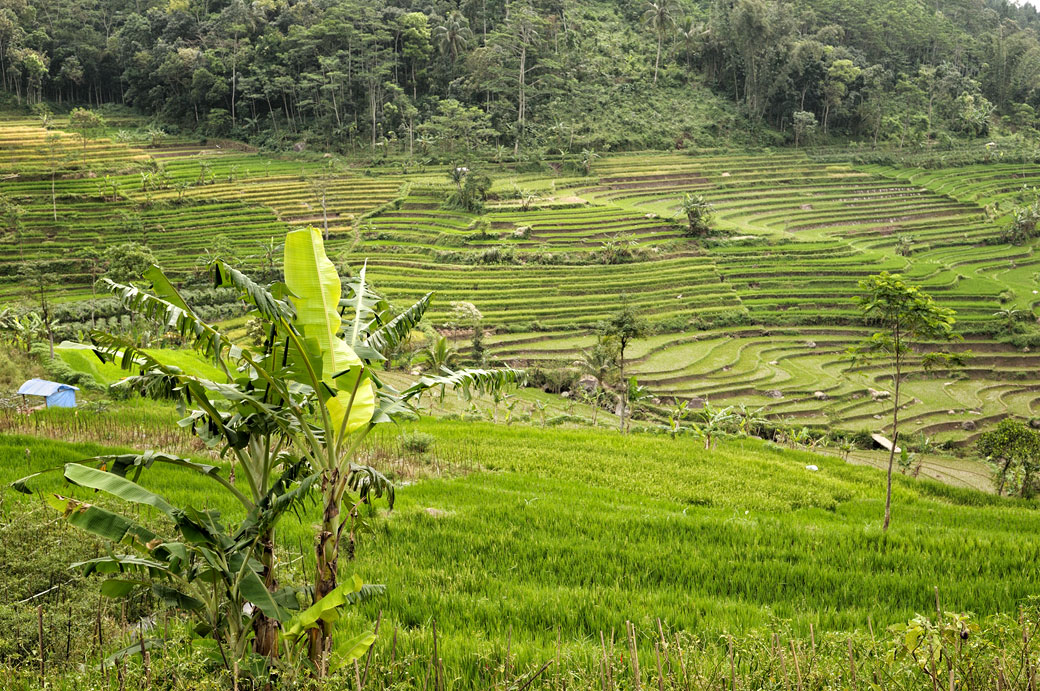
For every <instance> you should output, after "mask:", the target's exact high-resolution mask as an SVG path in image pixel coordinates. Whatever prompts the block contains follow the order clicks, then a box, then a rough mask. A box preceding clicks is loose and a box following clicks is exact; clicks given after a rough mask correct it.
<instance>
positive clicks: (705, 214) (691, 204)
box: [679, 194, 715, 236]
mask: <svg viewBox="0 0 1040 691" xmlns="http://www.w3.org/2000/svg"><path fill="white" fill-rule="evenodd" d="M679 210H680V211H682V212H683V214H685V215H686V223H687V226H688V230H687V234H688V235H691V236H693V235H707V234H708V233H709V232H711V222H712V220H713V219H714V217H715V208H714V207H713V206H712V205H711V204H710V203H709V202H708V200H707V199H705V198H704V196H703V195H700V194H684V195H683V198H682V201H681V202H680V203H679Z"/></svg>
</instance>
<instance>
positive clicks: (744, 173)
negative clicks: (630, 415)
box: [0, 118, 1040, 445]
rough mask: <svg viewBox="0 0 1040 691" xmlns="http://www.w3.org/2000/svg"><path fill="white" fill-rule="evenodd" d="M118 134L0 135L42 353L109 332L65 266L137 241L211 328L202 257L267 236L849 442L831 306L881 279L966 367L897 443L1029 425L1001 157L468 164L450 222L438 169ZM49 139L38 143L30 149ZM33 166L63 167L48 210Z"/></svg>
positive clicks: (20, 295)
mask: <svg viewBox="0 0 1040 691" xmlns="http://www.w3.org/2000/svg"><path fill="white" fill-rule="evenodd" d="M136 122H138V123H139V122H140V121H136ZM134 123H135V121H134V120H133V119H132V118H131V119H128V120H126V121H125V124H126V126H127V129H124V130H122V131H123V137H122V138H123V139H124V140H127V143H120V142H118V141H116V140H115V139H116V138H115V137H111V138H94V139H83V140H82V146H83V147H85V149H84V148H82V147H81V146H80V142H79V141H78V140H79V139H80V138H72V137H71V135H69V134H67V133H66V134H64V135H62V134H60V133H61V132H62V130H61V129H60V126H62V125H61V121H58V123H57V124H58V126H59V129H51V130H48V129H44V128H43V127H41V126H40V125H39V124H35V123H33V122H32V121H28V120H18V119H8V120H5V121H3V122H2V123H0V133H3V132H6V133H7V134H6V137H7V140H8V141H17V142H19V146H11V147H6V148H5V149H4V151H3V153H2V154H0V170H6V171H9V172H8V173H7V174H8V176H9V179H8V180H7V182H5V184H4V190H3V195H4V197H3V198H4V199H6V200H8V202H7V203H8V204H9V205H10V207H12V208H15V209H17V210H18V212H17V214H13V215H9V216H8V218H9V219H13V220H10V221H9V222H8V223H9V225H8V232H7V234H6V235H5V236H4V237H3V239H2V240H0V247H4V248H5V249H4V252H3V259H0V295H4V296H6V298H7V300H8V301H9V302H12V303H13V302H14V301H16V300H20V301H21V304H22V305H25V306H29V305H32V304H34V303H38V299H39V296H38V295H35V294H30V292H27V289H26V284H25V278H24V276H21V277H20V274H19V273H18V271H19V268H18V267H19V266H21V265H23V264H24V263H25V261H26V260H28V259H32V260H42V261H43V264H41V265H38V266H39V267H40V268H41V269H46V271H48V272H50V275H51V279H50V280H51V281H52V284H51V285H52V289H53V288H56V287H57V286H58V285H59V284H60V285H61V286H62V290H61V291H60V292H56V293H54V294H53V295H52V299H58V300H59V301H63V303H62V304H60V305H58V306H57V307H56V315H57V318H58V319H59V320H60V322H61V325H60V326H59V328H58V334H59V340H60V339H62V338H71V339H76V338H81V337H82V336H83V334H85V333H86V332H87V331H89V330H90V319H91V311H92V310H93V312H94V313H95V319H101V320H102V325H103V326H111V327H114V328H123V326H124V324H123V321H124V320H125V317H123V316H120V315H121V311H120V310H119V308H118V306H117V305H116V304H115V303H114V302H113V301H112V300H111V299H110V298H105V296H100V297H99V298H96V299H95V298H94V297H92V296H91V292H90V290H89V288H88V286H89V283H90V277H91V275H93V276H95V277H96V276H98V275H100V273H102V272H104V271H106V269H105V267H104V266H102V264H101V262H100V260H99V259H98V258H91V256H88V255H89V253H84V251H83V249H82V248H84V247H94V248H98V249H103V248H105V247H108V246H111V245H115V244H119V243H124V242H126V241H133V242H136V243H141V244H143V245H146V246H148V247H149V248H150V249H151V250H152V251H154V253H155V256H156V257H157V259H158V261H159V262H160V263H161V264H162V265H163V266H165V267H166V268H167V269H169V270H171V271H173V273H174V275H176V276H179V277H180V278H181V279H182V280H184V281H187V282H188V286H187V289H188V290H189V291H191V292H192V294H193V295H197V296H198V299H200V300H202V302H203V304H206V305H210V307H209V308H208V309H211V311H213V313H214V315H216V316H221V317H229V318H232V317H236V316H237V315H238V314H240V313H238V312H235V311H234V310H232V311H227V310H228V306H227V305H226V304H225V303H226V301H227V296H226V295H225V296H221V295H220V294H219V293H213V292H212V291H209V292H207V291H208V289H207V288H206V282H205V279H204V278H202V277H203V276H204V274H205V265H206V262H208V261H209V260H210V259H211V258H213V257H215V256H218V255H224V256H233V257H237V258H238V260H239V261H242V262H244V263H245V264H246V265H248V266H252V267H253V270H254V271H257V272H259V273H260V274H261V275H270V274H271V271H272V270H274V271H276V270H277V263H278V260H279V256H278V250H277V242H278V238H279V237H280V235H281V234H282V233H283V232H284V230H285V229H286V228H287V227H299V226H303V225H308V224H310V225H316V226H318V227H323V226H324V224H326V223H327V224H328V229H329V230H328V232H329V237H330V239H329V246H330V248H331V251H332V252H333V253H334V255H335V256H336V257H338V261H340V262H342V265H343V266H344V267H347V270H349V267H351V266H353V267H355V269H356V267H359V266H360V265H361V264H362V263H363V262H365V261H367V263H368V273H369V277H370V278H371V280H372V281H373V282H374V283H375V285H376V286H377V287H378V288H379V289H380V290H382V291H383V292H385V293H386V295H387V296H388V297H389V298H391V299H392V300H394V301H399V302H401V303H402V304H403V303H405V302H406V301H408V300H412V301H414V300H415V299H418V298H419V297H420V296H421V295H422V294H423V293H424V292H426V291H430V290H432V291H436V292H437V294H438V296H439V298H438V299H437V300H435V302H434V304H433V306H432V308H431V319H432V321H433V323H435V324H436V325H438V326H440V327H444V326H445V325H446V324H447V323H448V322H449V321H450V318H449V311H450V307H451V305H450V303H451V302H452V301H458V300H465V301H469V302H472V303H473V304H474V305H476V307H477V309H478V310H479V311H480V312H481V314H482V315H483V326H484V327H485V328H486V329H490V330H491V331H492V332H493V334H492V335H490V336H489V337H488V339H487V342H488V347H489V349H490V353H491V354H492V355H493V356H495V357H499V358H503V359H505V360H508V361H510V362H513V363H517V364H522V365H525V366H529V367H531V366H534V367H538V368H542V369H545V370H547V371H555V370H557V369H558V368H565V369H566V368H572V366H573V363H574V361H575V359H576V358H577V357H578V356H579V355H580V350H581V349H582V348H588V347H589V346H591V345H592V344H593V343H594V341H595V338H594V335H592V333H591V331H592V330H593V327H595V326H596V324H597V323H598V322H599V321H600V320H602V319H603V318H604V317H605V316H607V315H608V314H610V313H611V311H612V310H614V309H616V306H617V305H618V304H619V300H623V301H625V302H627V303H628V304H630V305H631V306H632V307H634V308H635V309H638V310H639V312H640V313H641V314H642V315H644V316H645V317H646V318H647V320H648V321H649V322H650V324H651V325H652V326H653V327H654V328H655V329H656V333H655V334H653V335H651V336H649V337H648V338H645V339H642V340H637V341H636V342H635V343H634V344H633V346H632V351H631V353H630V356H631V357H632V358H633V360H632V373H633V374H635V375H636V376H637V377H638V379H639V381H640V383H642V384H644V385H646V386H647V387H649V389H650V391H651V392H652V393H653V394H654V395H656V396H658V397H660V398H662V399H664V400H665V401H668V400H671V399H675V400H683V399H695V400H709V401H711V402H712V403H714V404H717V405H730V404H740V405H744V406H747V407H749V408H761V409H762V413H764V414H765V415H766V416H768V417H769V418H771V419H772V420H774V421H777V422H780V423H781V424H787V425H796V426H801V425H809V426H815V427H818V428H821V429H824V428H827V427H830V428H837V429H842V430H845V431H847V432H849V433H860V432H863V431H872V432H873V431H883V430H884V429H885V426H886V424H887V420H886V419H885V417H884V416H885V415H886V410H888V409H889V408H890V407H891V406H890V405H889V404H888V403H887V402H886V401H885V400H884V399H883V398H879V397H878V395H877V394H873V393H871V391H882V392H884V391H887V390H888V388H889V386H890V384H889V378H888V374H887V373H886V371H885V370H884V368H883V367H882V366H881V365H880V364H874V365H869V364H868V365H858V366H856V367H855V368H851V362H850V361H849V360H848V358H847V357H846V356H845V354H844V351H845V349H846V348H847V346H849V345H850V344H851V343H853V342H855V341H857V340H860V339H861V338H863V337H864V336H866V335H867V334H868V333H869V331H868V329H867V328H866V326H865V325H864V324H863V323H862V321H861V319H860V317H859V315H858V312H857V307H856V305H855V303H854V301H853V299H852V298H853V296H855V295H856V294H857V292H858V290H859V287H858V281H859V280H861V279H862V278H864V277H866V276H868V275H871V274H876V273H877V272H879V271H881V270H888V271H892V272H901V273H903V274H904V275H906V276H907V277H909V278H910V279H912V280H913V281H915V282H918V283H919V284H920V285H922V286H923V287H924V288H925V289H926V290H928V291H929V292H930V293H932V294H933V295H934V296H935V297H936V299H937V300H938V301H939V302H940V303H941V304H942V305H943V306H945V307H949V308H952V309H954V310H956V318H957V331H958V332H959V333H960V334H962V335H963V336H964V337H965V340H964V341H963V342H961V343H959V344H955V347H956V348H957V349H959V350H961V351H965V352H966V351H970V352H971V353H972V357H971V358H970V359H969V361H968V362H967V365H966V367H964V368H963V369H961V370H959V371H957V372H951V373H943V372H939V373H936V374H931V375H927V376H919V375H914V376H913V377H912V378H911V379H910V380H909V381H908V382H907V388H908V390H909V392H910V396H909V397H908V398H907V399H905V401H906V402H905V412H904V414H903V417H904V419H905V420H906V421H907V424H908V427H909V429H910V431H912V432H913V433H915V434H917V435H919V439H921V440H923V439H924V438H925V437H930V438H931V440H932V441H933V442H935V441H938V442H946V443H949V444H953V445H958V444H966V443H969V442H971V441H972V440H973V439H974V438H975V437H976V436H977V434H978V433H979V431H980V430H981V429H984V428H985V427H987V426H988V425H990V424H992V423H993V422H995V421H996V420H999V419H1000V418H1002V417H1004V416H1006V415H1008V414H1011V415H1014V416H1017V417H1020V418H1024V419H1028V418H1031V417H1033V415H1034V414H1035V406H1036V405H1037V400H1038V399H1037V395H1036V390H1037V385H1038V384H1037V381H1038V380H1037V375H1036V374H1035V372H1036V371H1037V368H1036V366H1035V359H1036V357H1035V356H1034V355H1033V354H1032V352H1031V350H1033V349H1035V347H1031V346H1035V342H1036V340H1037V339H1036V337H1035V334H1034V333H1033V332H1034V331H1035V327H1033V326H1032V325H1031V324H1032V319H1030V318H1029V314H1030V313H1031V309H1032V308H1033V307H1034V306H1035V305H1036V303H1037V297H1036V290H1037V288H1038V287H1040V285H1038V283H1037V280H1036V273H1037V269H1036V267H1035V265H1036V259H1035V255H1034V251H1033V247H1034V244H1035V241H1034V240H1028V241H1026V242H1025V243H1022V244H1011V243H1009V242H1008V241H1007V240H1004V239H1002V237H1003V236H1002V233H1003V231H1004V229H1005V228H1006V227H1007V226H1008V225H1009V224H1010V223H1011V220H1012V218H1011V217H1012V215H1013V213H1014V212H1015V211H1016V210H1017V209H1019V208H1022V205H1025V204H1027V203H1028V202H1029V200H1030V199H1031V193H1030V192H1029V190H1030V189H1032V186H1033V185H1034V184H1035V182H1036V180H1037V178H1038V177H1040V168H1038V167H1037V166H1036V164H1034V163H1030V162H1028V161H1029V160H1031V159H1029V157H1030V156H1032V154H1031V153H1030V151H1029V150H1023V149H1016V148H1014V147H1013V146H1012V145H1011V144H1010V143H1008V144H1004V143H1001V144H999V145H997V148H996V150H995V151H994V150H993V148H994V147H983V146H977V147H969V148H963V149H959V150H954V151H951V152H948V153H944V152H941V151H937V152H934V153H933V154H931V156H932V157H935V158H938V157H941V158H943V159H948V160H950V161H957V160H960V161H964V164H963V165H959V166H958V165H954V166H946V167H945V168H943V169H936V168H934V167H932V166H933V159H930V158H928V157H927V156H921V157H919V158H915V157H914V156H913V155H909V156H906V157H904V158H902V159H899V160H904V161H905V163H903V164H899V165H892V164H891V163H880V162H875V163H868V162H867V161H868V160H876V161H885V160H889V161H891V160H896V159H894V158H892V157H887V158H886V156H885V155H881V154H867V155H862V154H859V153H857V152H856V151H855V150H844V151H843V150H831V149H827V150H813V151H811V152H807V151H785V152H759V153H750V152H749V153H740V154H731V153H724V152H718V151H696V152H687V153H672V154H627V155H613V156H603V157H601V158H596V159H593V160H592V161H591V163H590V165H591V171H590V174H589V175H585V174H584V172H583V171H582V170H580V169H575V168H574V167H572V166H569V165H566V164H563V165H561V166H560V167H559V169H558V170H556V169H553V168H550V169H549V172H542V173H537V172H532V173H524V172H520V171H518V170H516V168H514V167H512V166H510V165H507V164H493V163H490V164H484V165H482V166H480V167H479V169H478V172H479V173H480V174H485V173H486V174H487V175H488V176H489V180H490V191H489V195H490V199H489V201H487V202H486V203H484V204H483V205H482V206H483V208H482V209H481V210H477V211H464V210H460V209H457V208H447V206H448V204H447V200H448V196H449V195H450V194H451V193H452V191H453V190H454V189H455V186H454V185H453V184H452V183H451V182H450V179H449V177H448V175H447V174H446V172H445V171H444V169H443V168H441V167H439V166H432V167H426V166H417V167H416V168H414V169H410V170H407V169H406V170H405V171H400V170H395V168H394V167H381V168H367V169H359V168H351V167H348V166H344V165H343V164H342V163H340V162H338V161H336V160H335V159H328V158H319V157H315V156H308V155H305V154H304V155H295V156H291V157H276V156H270V155H263V154H257V153H250V152H248V151H242V150H238V149H235V148H233V147H231V146H230V145H229V144H228V143H223V144H211V145H199V144H198V143H194V144H192V143H190V142H189V141H187V140H184V139H168V140H164V141H162V142H160V143H158V144H157V145H156V146H151V145H150V143H149V142H148V140H147V134H145V133H143V131H142V133H141V134H140V135H135V134H133V132H134V130H131V129H129V127H132V126H133V125H134ZM53 126H54V125H52V127H53ZM54 134H58V135H59V136H61V137H63V139H62V140H61V142H62V143H60V145H58V146H57V148H56V151H57V152H58V153H53V152H52V153H47V152H46V151H43V150H42V149H41V147H43V146H44V143H45V142H46V141H47V139H48V137H49V136H53V135H54ZM135 137H137V139H136V140H135ZM141 137H144V138H145V140H144V141H142V140H141ZM54 156H60V157H61V159H62V161H63V162H62V163H61V168H60V169H59V173H58V174H57V175H56V179H55V182H54V194H53V198H52V195H51V184H52V183H51V180H50V176H49V175H48V173H47V172H46V171H47V165H48V164H47V161H48V160H53V157H54ZM1016 160H1018V161H1026V162H1012V161H1016ZM330 161H331V163H330ZM1005 161H1007V162H1005ZM475 175H476V174H475ZM687 193H695V194H703V195H704V196H705V198H706V199H707V200H708V201H709V202H710V203H711V204H712V205H713V206H714V208H715V211H716V216H717V225H718V228H719V231H720V233H721V235H718V236H715V237H710V238H706V239H705V238H700V239H698V238H689V237H686V236H685V235H684V230H683V229H684V227H685V226H684V219H680V218H679V216H678V208H677V207H678V205H679V202H680V200H681V197H682V196H683V195H684V194H687ZM322 194H324V199H325V209H324V211H323V210H322V204H321V200H322ZM55 217H57V220H55ZM57 274H61V278H60V280H59V279H58V278H57ZM19 285H21V286H22V287H21V288H18V286H19ZM579 298H580V299H579ZM70 300H76V301H78V302H68V301H70ZM875 399H876V400H875ZM904 433H905V431H904Z"/></svg>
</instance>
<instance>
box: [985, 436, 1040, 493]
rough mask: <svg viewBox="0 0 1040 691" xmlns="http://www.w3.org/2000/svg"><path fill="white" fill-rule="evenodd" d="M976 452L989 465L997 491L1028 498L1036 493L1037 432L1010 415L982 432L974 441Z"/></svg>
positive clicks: (1039, 450) (1039, 464)
mask: <svg viewBox="0 0 1040 691" xmlns="http://www.w3.org/2000/svg"><path fill="white" fill-rule="evenodd" d="M975 448H976V449H977V450H978V452H979V455H980V456H982V457H983V458H985V459H986V460H987V461H988V462H989V463H990V464H992V466H993V472H994V476H995V484H996V486H997V494H1003V493H1004V491H1005V490H1007V493H1008V494H1017V495H1019V496H1023V497H1028V496H1033V495H1034V494H1035V493H1036V489H1037V488H1036V486H1035V485H1036V480H1035V477H1034V476H1035V475H1036V471H1037V470H1038V469H1040V433H1038V432H1037V431H1036V430H1034V429H1031V428H1029V427H1027V426H1026V425H1024V424H1023V423H1021V422H1019V421H1018V420H1013V419H1011V418H1005V419H1003V420H1001V421H1000V423H999V424H998V425H997V426H996V427H995V428H993V429H992V430H990V431H989V432H986V433H984V434H982V435H981V436H980V437H979V439H978V441H977V442H976V443H975Z"/></svg>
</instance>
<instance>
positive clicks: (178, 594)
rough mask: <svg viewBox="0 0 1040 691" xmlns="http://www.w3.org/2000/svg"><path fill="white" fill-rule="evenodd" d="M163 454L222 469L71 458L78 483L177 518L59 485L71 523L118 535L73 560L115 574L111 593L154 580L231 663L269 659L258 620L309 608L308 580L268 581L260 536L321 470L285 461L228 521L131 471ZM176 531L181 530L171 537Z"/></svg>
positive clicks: (135, 458) (68, 471)
mask: <svg viewBox="0 0 1040 691" xmlns="http://www.w3.org/2000/svg"><path fill="white" fill-rule="evenodd" d="M157 461H161V462H164V463H169V464H171V465H175V466H179V467H182V468H187V469H190V470H193V471H195V472H197V473H200V474H202V475H205V476H210V477H213V478H217V479H219V477H220V476H219V474H218V469H217V468H216V467H214V466H207V465H202V464H198V463H194V462H192V461H187V460H185V459H180V458H176V457H174V456H168V455H162V454H141V455H134V454H125V455H115V456H102V457H98V458H95V459H91V461H90V462H89V463H68V464H66V465H65V466H64V467H63V468H62V473H63V475H64V478H65V480H66V481H68V482H69V483H71V484H72V485H74V486H77V487H81V488H85V489H88V490H94V491H96V492H103V493H105V494H107V495H109V496H110V497H112V498H114V499H117V500H121V501H122V502H125V503H128V504H131V505H134V506H137V507H147V508H150V509H153V510H155V511H156V512H157V513H158V515H159V516H160V517H161V519H162V520H163V521H164V522H165V523H167V524H169V526H170V528H167V529H160V530H159V531H158V532H157V531H153V530H152V529H151V528H150V527H147V526H145V525H143V524H141V523H139V522H137V521H136V520H134V519H131V518H129V517H128V516H127V515H125V514H122V513H117V512H114V511H111V510H109V509H107V508H104V507H101V506H98V505H96V504H90V503H87V502H85V501H82V500H80V499H76V498H73V497H67V496H62V495H53V496H51V497H50V498H49V500H48V503H49V504H50V505H51V506H52V507H53V508H55V509H57V510H58V511H60V512H61V513H62V514H63V515H64V516H65V518H66V519H67V520H68V522H69V523H70V524H72V525H73V526H75V527H77V528H80V529H82V530H84V531H86V532H89V533H92V534H94V535H97V536H99V537H101V538H103V539H105V540H108V541H110V542H111V543H112V544H113V548H112V549H110V550H108V554H106V555H104V556H100V557H97V558H94V559H90V560H87V561H83V562H80V563H77V564H74V565H73V567H74V568H79V569H81V570H82V571H83V573H84V574H85V575H90V574H92V573H97V574H102V575H109V576H111V577H110V578H108V579H107V580H105V581H104V582H103V583H102V587H101V592H102V593H103V594H104V595H106V596H108V597H112V598H120V597H126V596H128V595H129V594H131V593H133V592H135V591H137V590H140V589H150V590H151V591H152V593H153V594H154V595H155V596H156V597H157V598H158V599H159V600H161V601H163V602H165V603H166V604H167V605H168V606H170V607H173V608H176V609H178V610H181V611H183V612H185V613H187V614H188V615H189V616H190V617H191V618H192V619H193V620H194V621H195V627H194V630H195V633H196V634H197V635H200V636H202V637H204V638H206V639H208V640H209V641H210V642H211V643H212V647H213V649H214V650H215V652H216V655H214V657H215V658H218V659H219V660H220V661H221V662H222V663H223V664H224V665H225V666H226V667H227V668H228V669H229V670H233V669H238V668H239V665H240V663H243V662H244V663H246V666H247V667H256V666H257V665H260V666H262V665H264V664H266V659H265V658H264V657H263V656H261V655H258V654H255V653H251V652H250V651H249V648H248V646H249V642H250V641H251V640H252V638H253V636H252V632H253V631H254V630H255V627H254V622H255V620H256V619H257V618H259V617H264V618H267V619H270V620H272V621H285V620H287V619H289V617H290V615H291V612H292V611H293V610H298V609H299V603H298V599H297V591H298V589H296V588H291V587H290V588H282V589H279V590H275V591H272V590H271V589H269V588H268V586H267V584H266V583H265V582H264V574H263V572H264V570H265V568H266V567H265V565H264V564H262V563H260V562H259V561H258V560H257V559H256V558H255V555H256V553H257V544H258V542H259V541H260V540H261V539H262V538H263V537H264V535H266V534H268V531H269V528H270V526H272V525H273V524H274V523H275V522H277V520H278V519H279V518H280V517H281V516H282V515H283V514H285V513H286V512H288V511H290V510H293V509H294V508H295V507H296V506H297V505H298V504H299V502H300V501H301V500H302V499H303V498H304V497H306V496H307V494H308V493H309V492H310V490H311V488H312V486H313V485H314V484H315V483H316V482H318V480H319V477H318V476H317V475H315V474H311V475H306V473H307V472H308V470H309V468H308V466H307V464H306V463H304V462H301V461H297V462H295V463H287V464H285V465H284V469H283V471H282V472H281V474H280V475H279V476H278V478H277V480H276V481H275V482H274V483H273V486H272V487H271V488H270V490H269V491H268V492H267V494H266V495H265V496H264V497H263V499H262V501H260V502H258V503H257V504H256V505H255V506H254V508H253V510H251V511H250V512H249V513H248V514H247V515H246V517H245V518H244V519H243V520H242V522H241V523H239V524H238V525H236V526H228V525H226V524H225V523H224V521H223V519H222V517H221V516H220V514H219V512H217V511H213V510H198V509H196V508H193V507H191V506H185V507H176V506H174V505H173V504H171V503H170V501H169V500H167V499H166V498H165V497H163V496H161V495H159V494H156V493H154V492H152V491H150V490H148V489H146V488H145V487H143V486H142V485H140V484H138V483H137V482H135V480H133V479H131V477H130V476H133V477H139V476H140V474H141V472H142V471H143V470H144V469H145V468H146V467H148V466H151V465H152V464H154V463H155V462H157ZM36 475H39V473H37V474H36ZM33 477H35V475H33V476H29V477H27V478H23V479H22V480H19V481H18V482H16V483H15V488H16V489H18V490H20V491H23V492H27V491H28V488H27V482H28V481H29V480H31V479H32V478H33ZM221 482H222V483H226V481H222V480H221ZM229 489H230V490H231V491H234V489H233V488H229ZM171 534H173V535H175V536H176V537H167V536H169V535H171ZM117 550H120V551H117ZM359 590H360V589H359ZM369 592H371V589H370V591H369ZM328 604H331V603H328ZM161 644H162V641H161V640H160V639H150V640H143V641H139V642H137V643H135V644H134V645H132V646H129V647H128V648H126V649H123V650H121V651H118V652H117V653H115V654H114V655H113V656H111V657H110V658H109V660H108V661H109V662H110V663H111V662H113V661H115V660H116V659H118V658H119V657H120V656H123V655H127V654H132V653H137V652H141V651H143V650H144V649H148V648H154V647H157V646H159V645H161Z"/></svg>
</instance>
